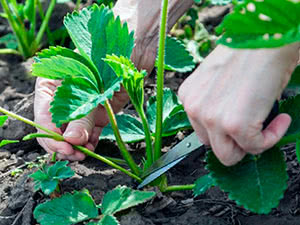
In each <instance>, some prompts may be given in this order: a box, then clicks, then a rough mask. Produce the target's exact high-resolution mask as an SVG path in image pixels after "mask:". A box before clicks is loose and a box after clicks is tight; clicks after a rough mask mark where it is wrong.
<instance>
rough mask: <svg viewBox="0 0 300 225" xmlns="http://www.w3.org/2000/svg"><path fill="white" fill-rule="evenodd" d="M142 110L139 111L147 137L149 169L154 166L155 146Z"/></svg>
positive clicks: (146, 165)
mask: <svg viewBox="0 0 300 225" xmlns="http://www.w3.org/2000/svg"><path fill="white" fill-rule="evenodd" d="M140 108H141V109H139V110H137V112H138V114H139V116H140V118H141V120H142V124H143V128H144V133H145V137H146V156H147V161H146V164H145V168H144V169H147V168H149V167H150V166H151V165H152V164H153V146H152V136H151V132H150V128H149V124H148V121H147V118H146V115H145V111H144V108H143V107H140Z"/></svg>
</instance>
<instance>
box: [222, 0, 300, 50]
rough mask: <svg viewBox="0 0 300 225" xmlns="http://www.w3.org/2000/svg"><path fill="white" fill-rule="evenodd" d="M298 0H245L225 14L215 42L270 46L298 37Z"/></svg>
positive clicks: (233, 46) (299, 11)
mask: <svg viewBox="0 0 300 225" xmlns="http://www.w3.org/2000/svg"><path fill="white" fill-rule="evenodd" d="M299 14H300V1H298V0H296V1H294V0H284V1H283V0H264V1H256V0H245V1H244V2H243V3H241V4H238V5H237V6H236V7H235V8H234V11H233V13H231V14H229V15H228V16H226V17H225V19H224V20H223V22H222V24H221V25H220V26H219V27H218V29H217V31H218V32H222V31H225V34H224V35H223V36H222V38H221V39H219V41H218V43H220V44H224V45H227V46H229V47H232V48H274V47H280V46H283V45H285V44H289V43H293V42H298V41H299V40H300V32H299V30H300V20H299Z"/></svg>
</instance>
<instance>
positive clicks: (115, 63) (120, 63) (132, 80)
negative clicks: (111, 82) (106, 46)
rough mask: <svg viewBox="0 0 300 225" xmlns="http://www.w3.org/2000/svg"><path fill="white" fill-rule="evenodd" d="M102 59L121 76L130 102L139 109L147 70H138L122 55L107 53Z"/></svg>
mask: <svg viewBox="0 0 300 225" xmlns="http://www.w3.org/2000/svg"><path fill="white" fill-rule="evenodd" d="M104 61H105V62H106V63H107V64H108V65H109V66H110V67H111V68H112V69H113V70H114V72H115V73H116V75H117V76H119V77H122V79H123V81H122V83H123V86H124V88H125V90H126V91H127V93H128V95H129V97H130V100H131V102H132V104H133V105H134V106H135V108H136V109H137V110H139V109H141V108H142V107H143V104H144V78H145V76H146V75H147V72H146V71H145V70H142V71H141V72H139V71H138V70H137V69H136V68H135V66H134V64H133V63H132V62H131V60H130V59H128V58H126V57H123V56H120V57H118V56H116V55H111V56H110V55H107V56H106V59H105V60H104Z"/></svg>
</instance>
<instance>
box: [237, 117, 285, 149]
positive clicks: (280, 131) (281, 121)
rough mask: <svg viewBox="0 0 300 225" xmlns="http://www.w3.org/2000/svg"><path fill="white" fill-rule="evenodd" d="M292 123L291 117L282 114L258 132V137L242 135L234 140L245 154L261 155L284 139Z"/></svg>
mask: <svg viewBox="0 0 300 225" xmlns="http://www.w3.org/2000/svg"><path fill="white" fill-rule="evenodd" d="M290 123H291V117H290V116H289V115H288V114H283V113H282V114H280V115H278V116H277V117H276V118H275V119H273V120H272V122H271V123H270V124H269V126H267V127H266V129H264V130H263V131H262V132H257V134H256V135H253V136H250V137H249V135H242V134H240V135H236V136H234V137H233V138H234V139H235V141H236V142H237V143H238V145H239V146H240V147H241V148H242V149H243V150H244V151H245V152H248V153H251V154H260V153H262V152H263V151H264V150H267V149H269V148H271V147H273V146H274V145H275V144H276V143H277V142H278V141H279V140H280V139H281V138H282V137H283V135H284V134H285V132H286V131H287V129H288V127H289V125H290Z"/></svg>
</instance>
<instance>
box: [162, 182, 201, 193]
mask: <svg viewBox="0 0 300 225" xmlns="http://www.w3.org/2000/svg"><path fill="white" fill-rule="evenodd" d="M194 187H195V184H188V185H172V186H168V187H166V188H165V189H164V190H163V192H170V191H185V190H193V189H194Z"/></svg>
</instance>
